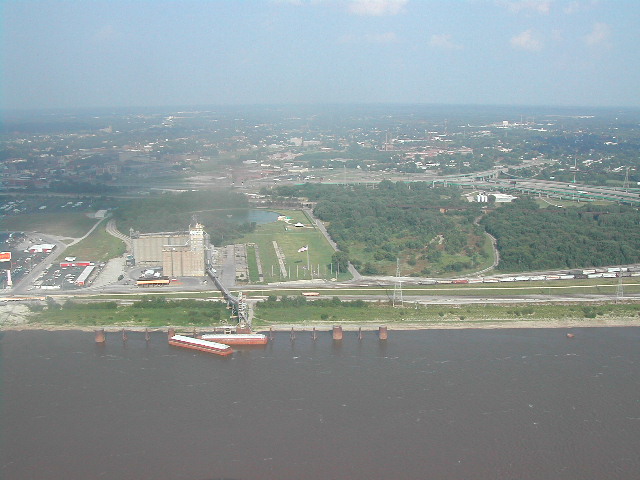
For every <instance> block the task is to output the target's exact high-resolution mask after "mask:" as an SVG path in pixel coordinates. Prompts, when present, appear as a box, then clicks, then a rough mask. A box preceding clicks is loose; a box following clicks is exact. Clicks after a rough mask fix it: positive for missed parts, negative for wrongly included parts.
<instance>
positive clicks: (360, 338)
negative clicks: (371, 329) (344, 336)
mask: <svg viewBox="0 0 640 480" xmlns="http://www.w3.org/2000/svg"><path fill="white" fill-rule="evenodd" d="M358 340H362V327H358Z"/></svg>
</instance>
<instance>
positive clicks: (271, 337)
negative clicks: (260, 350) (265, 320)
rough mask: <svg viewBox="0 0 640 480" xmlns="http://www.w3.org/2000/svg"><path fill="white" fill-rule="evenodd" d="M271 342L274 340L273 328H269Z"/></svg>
mask: <svg viewBox="0 0 640 480" xmlns="http://www.w3.org/2000/svg"><path fill="white" fill-rule="evenodd" d="M269 340H273V328H272V327H269Z"/></svg>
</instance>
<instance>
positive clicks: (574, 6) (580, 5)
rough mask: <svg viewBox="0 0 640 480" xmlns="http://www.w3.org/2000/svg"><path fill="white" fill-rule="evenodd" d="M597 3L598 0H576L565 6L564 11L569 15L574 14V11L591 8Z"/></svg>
mask: <svg viewBox="0 0 640 480" xmlns="http://www.w3.org/2000/svg"><path fill="white" fill-rule="evenodd" d="M597 4H598V0H591V1H588V2H586V1H578V0H575V1H573V2H571V3H569V4H568V5H567V6H566V7H564V13H566V14H567V15H572V14H574V13H578V12H582V11H585V10H590V9H592V8H593V7H595V6H596V5H597Z"/></svg>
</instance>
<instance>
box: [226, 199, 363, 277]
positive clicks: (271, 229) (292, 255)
mask: <svg viewBox="0 0 640 480" xmlns="http://www.w3.org/2000/svg"><path fill="white" fill-rule="evenodd" d="M278 211H279V212H280V213H281V214H282V215H285V216H287V217H290V218H291V221H290V222H289V223H288V224H287V223H285V222H282V221H278V222H273V223H267V224H264V225H260V226H258V227H257V228H256V230H255V232H253V233H251V234H248V235H245V236H244V237H243V238H241V239H239V240H238V243H255V244H256V245H257V246H258V249H259V251H260V261H261V263H262V271H263V273H264V277H265V282H267V283H269V282H278V281H284V280H305V279H311V278H312V276H311V273H310V271H309V269H307V252H298V249H300V248H301V247H304V246H308V247H309V250H308V260H309V266H310V267H311V269H312V270H313V278H331V274H332V270H331V267H330V266H329V265H330V263H331V256H332V255H333V253H334V250H333V248H332V247H331V245H329V243H328V242H327V240H326V238H325V237H324V235H322V232H320V230H318V229H317V228H316V227H315V225H313V223H311V222H310V220H309V218H308V217H307V216H306V215H305V214H304V212H301V211H291V210H284V211H283V210H278ZM298 222H299V223H302V224H304V225H305V226H304V227H300V228H298V227H294V226H293V225H294V224H295V223H298ZM273 241H276V242H277V243H278V247H279V248H280V250H281V251H282V252H283V254H284V257H285V267H286V273H287V277H286V278H285V277H284V276H283V275H282V274H281V270H280V265H279V263H278V258H277V256H276V252H275V249H274V246H273ZM249 260H250V261H251V259H249ZM249 267H250V268H251V263H250V264H249ZM334 268H335V265H334ZM256 271H257V267H256ZM272 272H273V273H272ZM334 277H335V273H334ZM348 278H350V275H349V274H348V273H341V275H340V279H341V280H345V279H348Z"/></svg>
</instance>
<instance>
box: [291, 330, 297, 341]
mask: <svg viewBox="0 0 640 480" xmlns="http://www.w3.org/2000/svg"><path fill="white" fill-rule="evenodd" d="M295 339H296V332H294V330H293V327H291V341H292V342H293V341H294V340H295Z"/></svg>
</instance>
